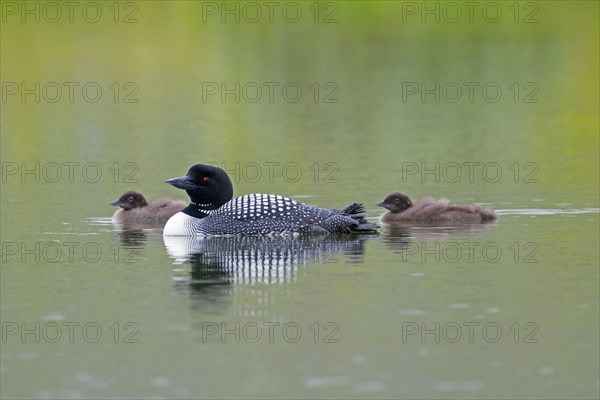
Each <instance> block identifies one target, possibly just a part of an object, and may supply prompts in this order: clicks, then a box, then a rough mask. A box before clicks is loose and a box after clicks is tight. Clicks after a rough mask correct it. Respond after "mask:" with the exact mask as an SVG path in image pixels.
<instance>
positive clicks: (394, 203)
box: [375, 192, 413, 213]
mask: <svg viewBox="0 0 600 400" xmlns="http://www.w3.org/2000/svg"><path fill="white" fill-rule="evenodd" d="M375 205H376V206H379V207H384V208H387V209H388V210H390V211H391V212H393V213H401V212H403V211H406V210H408V209H409V208H410V207H412V206H413V203H412V201H411V200H410V197H408V196H407V195H405V194H404V193H400V192H395V193H392V194H390V195H389V196H388V197H386V198H385V200H383V201H380V202H379V203H375Z"/></svg>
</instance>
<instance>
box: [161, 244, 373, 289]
mask: <svg viewBox="0 0 600 400" xmlns="http://www.w3.org/2000/svg"><path fill="white" fill-rule="evenodd" d="M370 237H374V235H361V236H350V237H349V236H347V235H330V236H326V237H323V236H315V235H299V236H294V235H286V236H204V237H184V236H164V237H163V239H164V242H165V246H166V248H167V253H168V254H169V256H171V258H173V259H174V261H175V264H181V263H190V264H192V277H191V280H190V285H191V286H192V287H193V288H200V287H202V286H207V285H214V284H229V283H233V282H234V281H235V282H238V283H250V284H254V283H284V282H289V281H293V280H294V279H295V276H296V272H297V268H298V267H300V266H304V265H308V264H327V263H336V262H338V261H339V259H340V257H343V256H345V257H347V258H348V260H349V261H350V262H362V258H363V255H364V242H365V241H366V240H368V239H369V238H370Z"/></svg>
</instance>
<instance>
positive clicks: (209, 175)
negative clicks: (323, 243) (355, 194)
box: [163, 164, 378, 236]
mask: <svg viewBox="0 0 600 400" xmlns="http://www.w3.org/2000/svg"><path fill="white" fill-rule="evenodd" d="M166 183H168V184H170V185H173V186H175V187H176V188H179V189H185V191H186V192H187V194H188V195H189V196H190V199H191V203H190V204H189V205H188V206H187V207H186V208H184V209H183V210H181V212H179V213H177V214H175V215H174V216H172V217H171V218H170V219H169V221H167V224H166V225H165V228H164V231H163V235H164V236H194V235H264V234H288V233H335V232H341V233H351V232H365V231H366V232H370V231H374V230H375V229H377V228H378V226H377V225H376V224H372V223H369V222H367V221H366V220H365V218H364V208H363V205H362V204H360V203H353V204H351V205H349V206H348V207H346V208H344V209H342V210H329V209H323V208H317V207H313V206H309V205H306V204H302V203H299V202H297V201H295V200H292V199H289V198H286V197H283V196H279V195H274V194H247V195H244V196H240V197H237V198H235V199H232V198H233V185H232V183H231V180H230V179H229V176H227V173H226V172H225V171H223V170H222V169H221V168H218V167H213V166H210V165H204V164H196V165H194V166H193V167H191V168H190V170H189V171H188V173H187V175H186V176H182V177H179V178H173V179H169V180H167V181H166Z"/></svg>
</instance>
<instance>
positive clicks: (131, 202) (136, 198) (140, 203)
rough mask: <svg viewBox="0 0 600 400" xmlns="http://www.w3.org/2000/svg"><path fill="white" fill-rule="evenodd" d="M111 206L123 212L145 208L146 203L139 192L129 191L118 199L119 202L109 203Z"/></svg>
mask: <svg viewBox="0 0 600 400" xmlns="http://www.w3.org/2000/svg"><path fill="white" fill-rule="evenodd" d="M108 204H110V205H111V206H118V207H121V208H122V209H124V210H131V209H132V208H138V207H145V206H147V205H148V201H147V200H146V198H145V197H144V195H143V194H141V193H140V192H134V191H129V192H125V193H123V194H122V195H121V197H119V200H115V201H111V202H110V203H108Z"/></svg>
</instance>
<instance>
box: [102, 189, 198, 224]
mask: <svg viewBox="0 0 600 400" xmlns="http://www.w3.org/2000/svg"><path fill="white" fill-rule="evenodd" d="M109 204H110V205H112V206H118V207H121V208H119V209H118V210H117V211H115V213H114V214H113V216H112V220H113V221H114V222H162V223H165V222H167V221H168V220H169V218H171V217H172V216H173V215H175V214H177V213H178V212H179V211H181V210H183V209H184V208H185V207H187V202H185V201H183V200H173V199H171V198H169V197H159V198H158V199H156V200H154V201H153V202H152V203H148V200H146V198H145V197H144V195H143V194H141V193H140V192H134V191H129V192H125V193H123V194H122V195H121V197H119V199H118V200H115V201H111V202H110V203H109Z"/></svg>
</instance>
